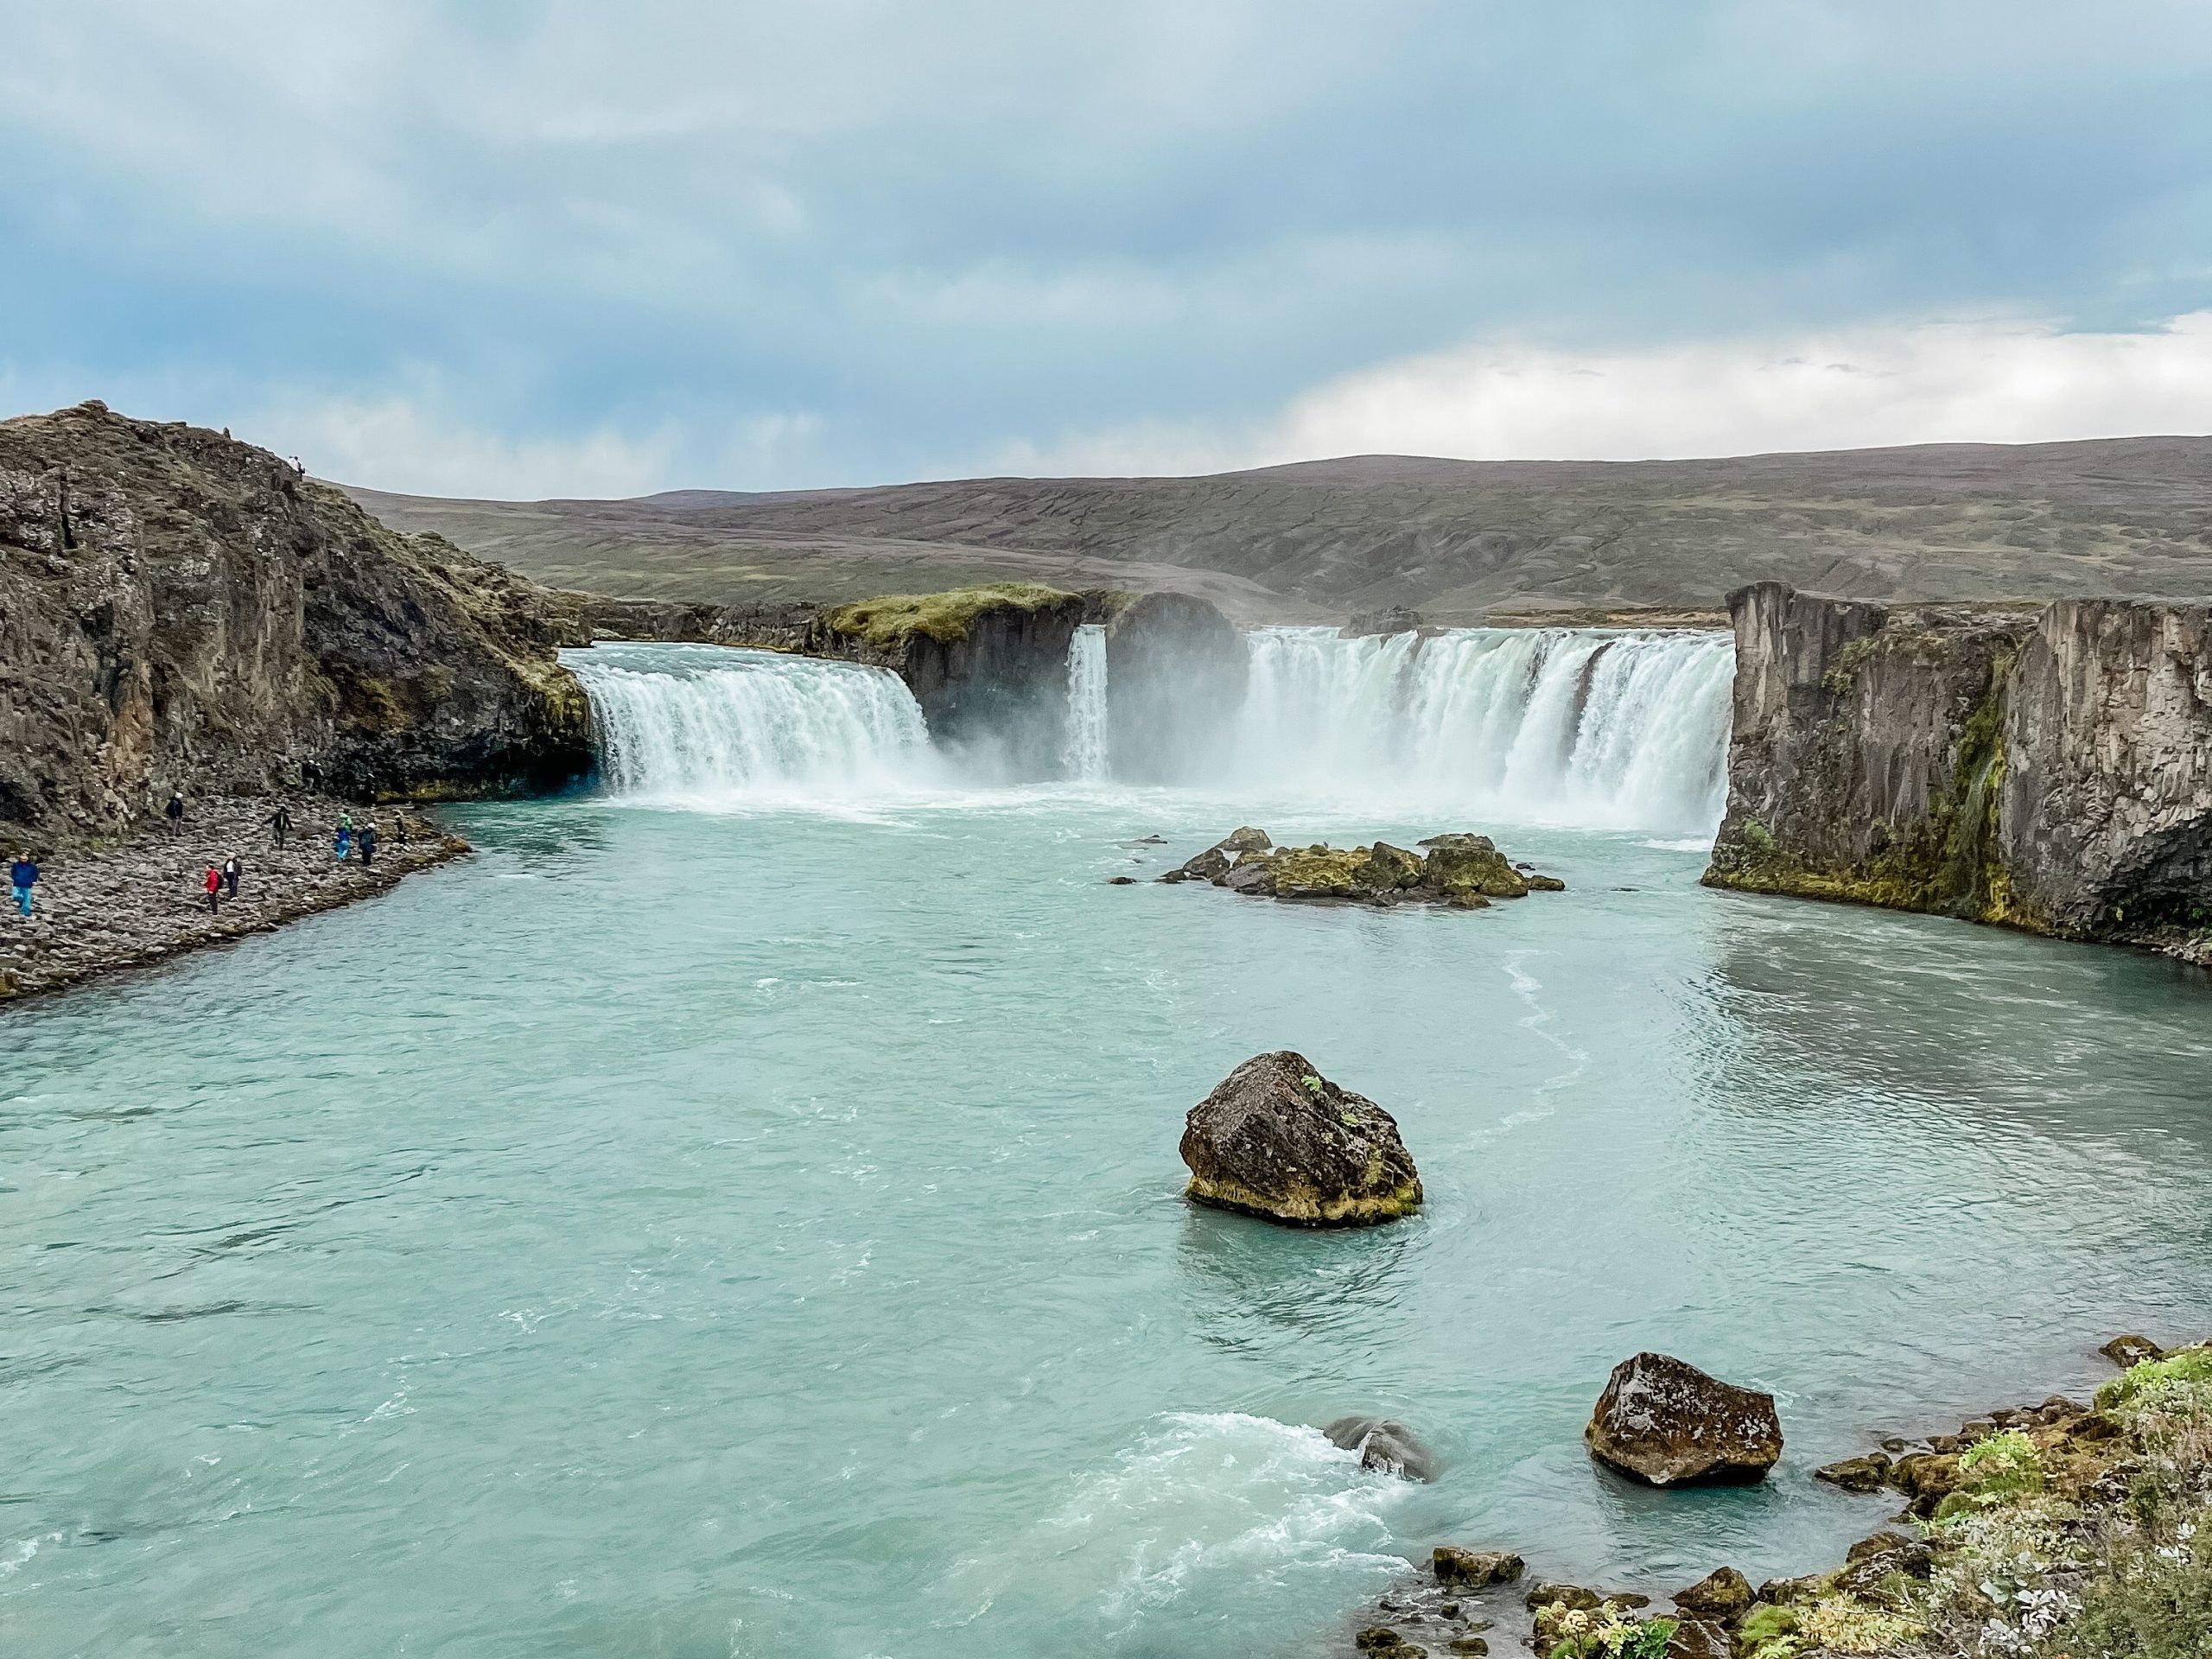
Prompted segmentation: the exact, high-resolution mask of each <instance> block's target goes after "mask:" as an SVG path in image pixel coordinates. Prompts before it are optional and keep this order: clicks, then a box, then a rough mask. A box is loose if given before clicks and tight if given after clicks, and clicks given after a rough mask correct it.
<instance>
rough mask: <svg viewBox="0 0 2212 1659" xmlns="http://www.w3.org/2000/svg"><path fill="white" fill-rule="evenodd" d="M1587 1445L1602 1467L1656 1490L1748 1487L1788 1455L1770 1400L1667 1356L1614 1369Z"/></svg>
mask: <svg viewBox="0 0 2212 1659" xmlns="http://www.w3.org/2000/svg"><path fill="white" fill-rule="evenodd" d="M1583 1440H1584V1441H1585V1442H1586V1444H1587V1445H1588V1446H1589V1448H1590V1454H1591V1455H1592V1457H1594V1458H1596V1459H1598V1460H1599V1462H1600V1463H1603V1464H1605V1465H1606V1466H1607V1467H1609V1468H1611V1469H1616V1470H1618V1471H1620V1472H1621V1473H1623V1474H1624V1475H1629V1476H1631V1477H1633V1478H1636V1479H1637V1480H1641V1481H1644V1482H1647V1483H1649V1484H1651V1485H1654V1486H1686V1485H1743V1484H1751V1483H1752V1482H1756V1481H1760V1480H1764V1479H1765V1478H1766V1473H1767V1471H1768V1470H1770V1469H1771V1468H1773V1467H1774V1465H1775V1464H1776V1463H1777V1461H1779V1460H1780V1459H1781V1457H1782V1422H1781V1420H1780V1419H1779V1418H1778V1417H1777V1415H1776V1414H1775V1409H1774V1396H1773V1395H1770V1394H1762V1393H1760V1392H1759V1391H1758V1390H1757V1389H1739V1388H1737V1387H1735V1386H1734V1385H1733V1384H1732V1383H1723V1382H1722V1381H1720V1379H1719V1378H1718V1377H1715V1376H1708V1375H1707V1373H1705V1372H1703V1371H1701V1370H1698V1368H1697V1367H1696V1366H1694V1365H1692V1364H1690V1363H1688V1362H1687V1361H1685V1360H1680V1359H1675V1358H1674V1357H1671V1356H1669V1355H1667V1354H1655V1353H1641V1354H1637V1355H1635V1356H1633V1357H1630V1358H1628V1359H1625V1360H1623V1361H1622V1362H1621V1363H1619V1364H1618V1365H1617V1366H1615V1367H1614V1368H1613V1374H1612V1376H1611V1378H1610V1379H1609V1380H1608V1381H1607V1382H1606V1384H1605V1393H1604V1394H1603V1395H1600V1396H1599V1400H1598V1408H1597V1410H1596V1411H1595V1412H1593V1413H1592V1414H1591V1418H1590V1426H1589V1427H1588V1428H1586V1429H1585V1430H1584V1431H1583Z"/></svg>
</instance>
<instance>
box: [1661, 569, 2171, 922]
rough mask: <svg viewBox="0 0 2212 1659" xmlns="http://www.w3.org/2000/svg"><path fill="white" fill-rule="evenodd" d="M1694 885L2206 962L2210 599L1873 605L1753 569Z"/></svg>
mask: <svg viewBox="0 0 2212 1659" xmlns="http://www.w3.org/2000/svg"><path fill="white" fill-rule="evenodd" d="M1729 607H1730V611H1731V613H1732V617H1733V619H1734V621H1735V628H1736V693H1735V725H1734V734H1733V737H1732V741H1731V742H1730V746H1729V765H1728V770H1729V796H1728V812H1727V817H1726V819H1725V820H1724V821H1723V823H1722V824H1721V827H1720V833H1719V839H1718V841H1717V842H1715V845H1714V848H1713V863H1712V868H1710V869H1709V870H1707V873H1706V878H1705V879H1706V881H1707V885H1709V886H1713V887H1737V888H1742V889H1746V890H1749V891H1753V892H1761V893H1794V894H1800V895H1803V896H1807V897H1811V898H1821V899H1847V900H1854V901H1858V902H1861V903H1866V904H1876V905H1885V906H1891V907H1894V908H1897V909H1903V910H1918V911H1929V912H1938V913H1942V914H1947V915H1953V916H1959V917H1963V918H1968V919H1970V920H1974V921H1983V922H1995V923H2000V924H2003V925H2009V926H2014V927H2020V928H2024V929H2027V930H2029V931H2034V932H2039V933H2050V934H2056V935H2058V936H2061V937H2064V938H2087V939H2103V940H2109V941H2113V942H2117V943H2126V944H2143V945H2148V946H2151V947H2152V948H2155V949H2158V950H2164V951H2166V952H2168V953H2170V954H2171V955H2175V956H2178V957H2183V958H2184V959H2186V960H2190V961H2194V962H2198V963H2212V607H2207V606H2203V605H2195V604H2170V603H2161V602H2156V601H2120V600H2062V601H2058V602H2057V603H2056V604H2053V605H2050V606H2048V607H2044V609H2043V610H2041V611H2039V612H2031V611H2025V610H2018V609H2012V610H2007V609H1993V608H1986V607H1958V606H1921V607H1902V608H1891V607H1885V606H1881V605H1875V604H1868V603H1865V602H1862V601H1849V600H1839V599H1827V598H1821V597H1819V596H1816V595H1813V594H1800V593H1797V592H1796V591H1795V590H1794V589H1792V588H1789V587H1787V586H1785V585H1783V584H1782V583H1779V582H1761V583H1758V584H1756V585H1754V586H1752V587H1750V588H1743V589H1740V590H1738V592H1737V593H1735V594H1732V595H1731V596H1730V600H1729Z"/></svg>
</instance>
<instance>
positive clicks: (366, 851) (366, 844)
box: [361, 818, 377, 868]
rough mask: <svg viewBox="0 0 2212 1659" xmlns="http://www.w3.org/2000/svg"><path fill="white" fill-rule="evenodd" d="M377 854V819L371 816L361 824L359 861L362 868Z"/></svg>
mask: <svg viewBox="0 0 2212 1659" xmlns="http://www.w3.org/2000/svg"><path fill="white" fill-rule="evenodd" d="M376 855H377V821H376V820H375V819H374V818H371V819H370V820H369V821H368V822H367V823H365V824H363V825H362V826H361V863H362V865H363V867H364V868H365V867H366V866H367V865H369V864H370V863H371V862H372V861H374V860H375V858H376Z"/></svg>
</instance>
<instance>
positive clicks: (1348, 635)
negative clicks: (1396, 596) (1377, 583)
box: [1337, 605, 1428, 639]
mask: <svg viewBox="0 0 2212 1659" xmlns="http://www.w3.org/2000/svg"><path fill="white" fill-rule="evenodd" d="M1427 626H1428V619H1427V617H1425V616H1423V615H1422V614H1421V613H1420V612H1419V611H1416V610H1414V609H1413V608H1412V607H1410V606H1406V605H1386V606H1384V607H1383V608H1382V609H1381V610H1379V611H1355V612H1353V613H1352V616H1351V620H1350V621H1349V622H1347V623H1345V624H1344V626H1342V627H1341V628H1338V630H1337V637H1338V639H1369V638H1370V637H1372V636H1374V635H1376V634H1391V633H1418V632H1420V631H1421V629H1423V628H1425V627H1427Z"/></svg>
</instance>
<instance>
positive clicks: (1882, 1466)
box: [1813, 1452, 1890, 1492]
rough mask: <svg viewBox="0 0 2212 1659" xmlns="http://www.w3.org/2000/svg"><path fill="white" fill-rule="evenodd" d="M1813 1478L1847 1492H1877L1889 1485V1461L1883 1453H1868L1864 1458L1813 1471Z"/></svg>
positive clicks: (1846, 1459) (1848, 1460)
mask: <svg viewBox="0 0 2212 1659" xmlns="http://www.w3.org/2000/svg"><path fill="white" fill-rule="evenodd" d="M1813 1478H1814V1479H1815V1480H1825V1481H1826V1482H1827V1484H1829V1485H1831V1486H1840V1487H1842V1488H1843V1490H1844V1491H1847V1492H1872V1491H1880V1490H1881V1488H1882V1487H1884V1486H1885V1485H1886V1484H1889V1478H1890V1459H1889V1457H1888V1454H1887V1453H1885V1452H1867V1453H1866V1455H1865V1456H1864V1457H1859V1458H1845V1459H1842V1460H1841V1461H1840V1462H1838V1463H1831V1464H1828V1465H1826V1466H1825V1467H1823V1468H1820V1469H1815V1470H1814V1471H1813Z"/></svg>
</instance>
